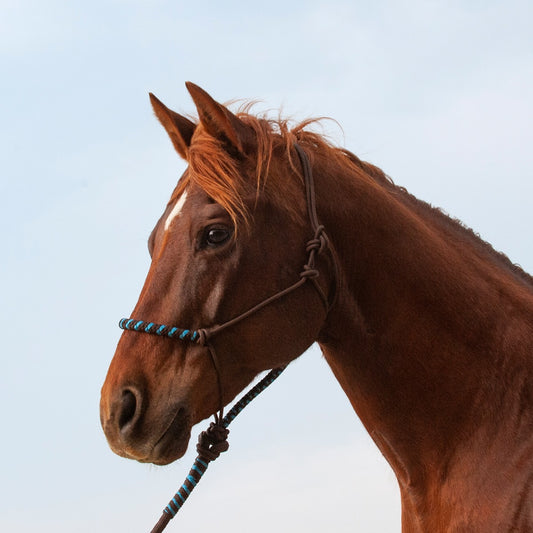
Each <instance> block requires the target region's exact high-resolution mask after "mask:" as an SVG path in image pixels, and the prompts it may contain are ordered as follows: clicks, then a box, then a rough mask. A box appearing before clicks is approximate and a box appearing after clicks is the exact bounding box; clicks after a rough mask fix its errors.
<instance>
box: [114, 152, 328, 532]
mask: <svg viewBox="0 0 533 533" xmlns="http://www.w3.org/2000/svg"><path fill="white" fill-rule="evenodd" d="M294 148H295V149H296V152H297V154H298V157H299V159H300V163H301V165H302V169H303V175H304V180H305V190H306V201H307V212H308V215H309V220H310V222H311V227H312V229H313V231H314V235H313V238H312V239H311V240H309V241H308V242H307V245H306V251H307V254H308V255H307V263H306V264H305V265H304V266H303V269H302V272H301V273H300V279H299V280H298V281H297V282H295V283H294V284H293V285H291V286H289V287H287V288H286V289H283V290H281V291H279V292H277V293H276V294H274V295H273V296H270V297H269V298H267V299H265V300H263V301H262V302H260V303H258V304H257V305H255V306H254V307H252V308H250V309H248V310H247V311H245V312H243V313H241V314H240V315H238V316H236V317H234V318H232V319H230V320H228V321H227V322H224V323H223V324H220V325H218V326H213V327H210V328H205V329H199V330H190V329H183V328H178V327H175V326H167V325H164V324H156V323H154V322H149V321H144V320H135V319H133V318H123V319H122V320H120V322H119V327H120V328H122V329H124V330H129V331H137V332H139V333H150V334H152V335H159V336H160V337H170V338H171V339H179V340H182V341H188V342H193V343H196V344H200V345H201V346H205V347H206V348H207V349H208V352H209V355H210V357H211V360H212V362H213V367H214V369H215V372H216V375H217V383H218V397H219V410H218V413H215V415H214V417H215V421H214V422H212V423H211V425H210V426H209V428H207V430H206V431H203V432H202V433H200V436H199V437H198V444H197V445H196V450H197V452H198V457H196V459H195V461H194V464H193V465H192V468H191V470H190V472H189V474H188V475H187V477H186V478H185V481H184V482H183V484H182V485H181V487H180V488H179V489H178V491H177V492H176V494H175V495H174V496H173V498H172V499H171V500H170V502H169V503H168V505H167V506H166V507H165V509H164V510H163V514H162V515H161V518H160V519H159V521H158V522H157V524H156V525H155V526H154V528H153V529H152V531H151V533H161V532H162V531H163V530H164V529H165V527H166V526H167V524H168V523H169V522H170V520H171V519H172V518H174V516H176V514H177V512H178V511H179V510H180V509H181V507H182V506H183V504H184V503H185V500H187V498H188V497H189V495H190V494H191V492H192V491H193V489H194V487H196V485H197V484H198V482H199V481H200V479H201V477H202V476H203V475H204V473H205V471H206V469H207V467H208V465H209V463H210V462H211V461H214V460H215V459H216V458H217V457H218V456H219V455H220V454H221V453H222V452H225V451H226V450H227V449H228V447H229V444H228V441H227V438H228V433H229V430H228V426H229V425H230V424H231V422H233V420H234V419H235V417H236V416H237V415H238V414H239V413H240V412H241V411H242V410H243V409H244V408H245V407H246V406H247V405H248V404H249V403H250V402H251V401H252V400H253V399H254V398H256V397H257V396H258V395H259V394H260V393H261V392H263V391H264V390H265V389H266V388H267V387H268V386H269V385H271V384H272V383H273V382H274V381H275V380H276V379H277V378H278V376H279V375H280V374H281V373H282V372H283V371H284V370H285V368H286V366H282V367H279V368H275V369H274V370H271V371H270V372H269V373H268V374H267V375H266V376H265V377H264V378H263V379H262V380H261V381H260V382H259V383H258V384H257V385H255V386H254V387H253V388H252V389H250V390H249V391H248V392H247V393H246V394H245V395H244V396H243V398H241V400H239V401H238V402H237V403H236V404H235V405H234V406H233V407H232V408H231V409H230V411H229V412H228V414H227V415H226V416H224V409H223V407H224V405H223V400H222V398H223V395H222V383H221V380H220V371H219V364H218V359H217V356H216V352H215V349H214V347H213V344H212V343H211V338H212V337H213V336H214V335H215V334H217V333H218V332H220V331H222V330H224V329H226V328H228V327H230V326H233V325H234V324H236V323H238V322H240V321H241V320H244V319H245V318H248V317H249V316H250V315H252V314H254V313H255V312H256V311H259V309H262V308H263V307H265V306H267V305H269V304H271V303H272V302H274V301H276V300H278V299H280V298H282V297H284V296H285V295H287V294H289V293H291V292H293V291H294V290H296V289H297V288H299V287H301V286H302V285H304V284H305V283H306V282H307V281H308V280H311V282H312V284H313V286H314V287H315V288H316V290H317V292H318V294H319V296H320V298H321V300H322V303H323V304H324V306H325V308H326V311H329V308H330V304H329V302H328V298H327V296H326V294H325V293H324V291H323V290H322V288H321V287H320V285H319V283H318V281H317V278H318V277H319V275H320V273H319V271H318V270H317V269H316V266H315V259H316V255H317V254H319V253H321V252H322V251H323V250H324V248H325V247H326V246H329V239H328V237H327V235H326V233H325V232H324V226H322V225H320V224H319V222H318V217H317V213H316V200H315V188H314V181H313V173H312V170H311V164H310V163H309V159H308V157H307V154H306V153H305V151H304V150H303V149H302V148H301V147H300V146H299V145H298V144H296V143H295V144H294Z"/></svg>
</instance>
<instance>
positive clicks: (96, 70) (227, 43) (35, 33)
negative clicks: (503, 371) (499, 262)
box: [0, 0, 533, 533]
mask: <svg viewBox="0 0 533 533" xmlns="http://www.w3.org/2000/svg"><path fill="white" fill-rule="evenodd" d="M532 21H533V8H532V4H531V2H529V1H518V0H510V1H507V2H495V1H483V2H481V1H464V2H458V1H451V2H450V1H437V0H435V1H421V0H414V1H413V0H410V1H408V2H407V1H398V2H393V1H380V0H378V1H375V2H360V1H351V2H348V1H340V0H332V1H330V2H327V3H326V2H324V1H307V2H304V1H294V2H290V1H289V2H287V1H285V2H281V1H271V2H268V3H256V4H253V3H250V2H237V1H227V2H205V1H203V2H202V1H200V2H190V3H185V2H181V1H172V2H171V1H164V0H159V1H142V0H115V1H108V2H104V1H101V0H100V1H93V2H80V1H60V0H50V1H47V2H40V1H37V0H33V1H31V0H17V1H15V0H0V72H1V73H2V74H1V84H0V94H1V102H2V104H1V117H2V120H1V128H0V146H1V148H0V165H1V169H2V171H1V175H0V193H1V194H0V199H1V203H2V205H1V210H0V216H1V217H2V228H3V232H2V241H3V242H2V250H3V253H2V261H1V262H0V273H1V276H0V280H1V281H0V283H1V300H0V301H1V302H2V306H1V311H0V320H1V322H0V323H1V324H2V328H3V342H2V351H1V363H2V365H1V368H2V372H1V373H0V403H1V405H2V433H1V435H2V438H1V444H0V446H1V447H0V451H1V456H2V463H1V466H0V477H1V479H2V481H3V482H2V483H1V485H0V502H1V503H0V530H1V531H17V532H21V533H26V532H34V531H40V532H43V533H48V532H52V531H53V532H55V533H57V532H72V531H76V532H84V533H85V532H94V531H104V532H106V531H114V532H133V531H140V532H142V531H149V530H150V528H151V527H152V525H153V523H154V521H155V520H156V519H157V518H158V516H159V514H160V512H161V510H162V508H163V507H164V505H165V504H166V503H167V501H168V499H169V498H170V496H171V495H172V493H173V492H174V491H175V490H176V489H177V487H178V486H179V485H180V484H181V481H182V478H183V476H184V475H185V473H186V472H187V471H188V469H189V466H190V462H191V460H192V458H193V457H194V453H193V452H189V453H188V455H187V456H186V458H185V459H184V460H182V461H180V462H178V463H176V464H174V465H171V466H170V467H166V468H156V467H150V466H146V465H141V464H137V463H135V462H131V461H127V460H124V459H121V458H119V457H117V456H115V455H113V454H112V452H111V451H110V450H109V448H108V447H107V444H106V442H105V438H104V436H103V433H102V432H101V429H100V425H99V419H98V402H99V389H100V386H101V384H102V382H103V379H104V376H105V373H106V370H107V366H108V364H109V362H110V359H111V357H112V355H113V352H114V348H115V345H116V342H117V340H118V337H119V335H120V330H119V329H118V327H117V322H118V320H119V318H121V317H122V316H127V315H128V314H129V312H130V310H131V309H132V307H133V305H134V303H135V301H136V299H137V296H138V293H139V290H140V288H141V286H142V283H143V280H144V276H145V274H146V271H147V268H148V264H149V258H148V253H147V249H146V238H147V236H148V235H149V233H150V231H151V229H152V226H153V224H154V223H155V221H156V220H157V218H158V217H159V215H160V213H161V211H162V209H163V207H164V205H165V204H166V201H167V199H168V197H169V195H170V192H171V190H172V188H173V186H174V185H175V182H176V180H177V178H178V176H179V175H180V174H181V172H182V171H183V169H184V165H183V163H182V162H181V161H180V160H179V158H178V157H177V156H176V155H175V153H174V152H173V150H172V147H171V144H170V143H169V141H168V139H167V138H166V136H165V133H164V132H163V130H162V129H161V128H160V126H159V125H158V124H157V122H156V120H155V119H154V117H153V115H152V112H151V109H150V106H149V102H148V96H147V93H148V91H152V92H154V93H155V94H156V95H157V96H158V97H159V98H161V99H162V100H163V101H164V102H165V103H166V104H167V105H169V106H170V107H173V108H174V109H176V110H177V111H181V112H186V113H187V112H192V111H193V105H192V103H191V101H190V98H189V96H188V94H187V92H186V91H185V88H184V81H186V80H191V81H193V82H195V83H197V84H199V85H201V86H202V87H204V88H205V89H206V90H208V91H209V92H210V93H211V94H212V95H213V96H214V97H215V98H216V99H218V100H220V101H225V100H230V99H235V98H245V99H246V98H250V99H259V100H261V101H262V102H264V103H263V104H260V105H259V109H263V110H265V109H274V110H277V109H278V108H279V107H281V106H282V107H283V109H284V112H285V114H287V115H291V116H294V117H296V118H298V119H301V118H306V117H308V116H324V115H326V116H330V117H332V118H334V119H336V120H337V121H338V122H339V124H340V125H341V126H342V131H341V130H340V129H339V128H338V127H336V126H335V125H330V126H328V128H330V133H331V134H332V135H333V137H334V138H335V139H337V141H338V143H339V144H343V145H344V146H346V147H347V148H348V149H350V150H352V151H353V152H355V153H356V154H358V155H359V156H361V157H362V158H364V159H367V160H369V161H371V162H373V163H375V164H376V165H378V166H380V167H381V168H383V170H385V172H387V173H388V174H389V175H390V176H392V177H393V179H394V180H395V181H396V182H397V183H398V184H400V185H403V186H405V187H407V188H408V189H409V190H410V191H411V192H412V193H413V194H415V195H416V196H418V197H420V198H422V199H424V200H427V201H430V202H432V203H434V204H436V205H439V206H441V207H443V208H444V209H445V210H446V211H448V212H449V213H451V214H452V215H453V216H456V217H459V218H460V219H462V220H463V221H464V222H465V223H467V224H468V225H469V226H471V227H473V228H474V229H475V230H476V231H478V232H479V233H480V234H481V236H482V237H483V238H485V239H486V240H488V241H489V242H491V243H492V244H493V245H494V246H495V248H497V249H499V250H501V251H504V252H505V253H507V254H508V255H509V256H510V257H511V259H512V260H513V261H515V262H519V263H520V264H522V266H523V267H524V268H525V269H526V270H528V271H529V272H533V248H532V246H531V229H530V228H531V227H533V209H532V207H533V206H532V195H533V156H532V148H531V147H532V146H533V132H532V126H531V124H532V123H533V97H532V94H533V90H532V89H533V36H532V33H531V24H532ZM259 421H266V422H264V423H263V422H262V423H261V424H260V422H259ZM200 429H202V428H201V427H199V428H197V430H198V431H199V430H200ZM195 433H196V431H195ZM194 439H195V437H194ZM230 442H231V449H230V450H231V451H230V452H228V453H227V454H226V455H225V456H223V457H222V458H221V459H219V461H217V462H216V463H215V464H213V465H212V467H210V472H209V474H208V475H207V476H206V478H205V479H204V480H203V481H202V484H201V485H200V487H199V488H198V489H197V491H196V493H195V494H194V495H193V497H191V499H190V500H189V502H188V503H187V506H186V507H185V508H184V509H183V511H182V512H181V513H180V516H179V517H178V518H177V519H176V520H174V521H173V522H172V523H171V525H170V526H169V528H168V531H169V532H172V531H188V532H196V531H206V530H208V528H210V527H213V526H214V525H215V524H216V527H217V530H218V531H220V532H232V533H234V532H235V531H247V530H250V529H251V527H252V525H253V527H254V530H255V531H256V532H259V533H266V532H270V531H272V530H276V531H279V532H289V531H306V532H311V533H314V532H318V531H321V532H322V531H338V532H348V531H361V532H380V533H381V532H388V531H391V532H394V531H399V518H400V511H399V499H398V494H397V489H396V482H395V479H394V476H393V474H392V473H391V471H390V469H389V468H388V466H387V465H386V463H385V461H384V460H383V459H382V458H380V456H379V453H378V452H377V451H376V449H375V448H374V446H373V445H372V443H371V442H370V440H369V438H368V437H367V436H366V434H365V432H364V430H363V429H362V427H361V425H360V423H359V422H358V420H357V418H356V416H355V414H354V413H353V411H352V409H351V407H350V405H349V404H348V401H347V399H346V398H345V397H344V395H343V393H342V391H341V390H340V387H339V386H338V385H337V383H336V382H335V381H334V379H333V378H332V375H331V372H330V370H329V369H328V368H327V366H326V364H325V363H324V362H323V360H322V359H321V358H320V356H319V354H318V351H317V350H316V349H311V350H310V351H309V352H308V353H306V354H305V356H303V357H302V358H301V359H300V360H299V361H298V362H297V363H295V364H294V365H292V366H291V367H290V368H289V369H288V371H287V372H286V373H285V374H284V375H283V377H282V378H280V380H279V382H277V383H276V384H275V385H273V386H272V388H271V389H270V390H268V391H267V392H265V394H264V396H263V397H261V398H260V399H258V400H257V403H256V404H255V405H253V406H251V407H250V408H249V410H248V411H247V412H245V413H243V415H241V417H239V419H237V420H236V421H235V423H234V425H233V426H232V433H231V440H230ZM296 454H301V455H302V456H303V458H302V459H301V460H300V461H298V462H296V461H293V456H294V455H296ZM340 464H345V467H344V468H340V467H339V465H340ZM239 482H242V485H239ZM327 491H329V492H327ZM235 502H237V503H235ZM319 502H320V503H319Z"/></svg>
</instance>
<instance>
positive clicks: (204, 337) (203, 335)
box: [196, 329, 209, 346]
mask: <svg viewBox="0 0 533 533" xmlns="http://www.w3.org/2000/svg"><path fill="white" fill-rule="evenodd" d="M197 333H198V340H197V341H196V342H197V343H198V344H199V345H200V346H205V345H206V344H207V341H208V340H209V332H208V331H207V330H206V329H199V330H198V331H197Z"/></svg>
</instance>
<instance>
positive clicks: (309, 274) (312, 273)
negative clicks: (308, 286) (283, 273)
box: [300, 265, 320, 279]
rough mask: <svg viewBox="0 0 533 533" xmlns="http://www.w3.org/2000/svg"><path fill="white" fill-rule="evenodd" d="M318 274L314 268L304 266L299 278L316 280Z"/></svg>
mask: <svg viewBox="0 0 533 533" xmlns="http://www.w3.org/2000/svg"><path fill="white" fill-rule="evenodd" d="M318 276H320V272H319V271H318V270H317V269H316V268H311V267H310V266H309V265H304V269H303V270H302V271H301V272H300V277H301V278H309V279H311V278H318Z"/></svg>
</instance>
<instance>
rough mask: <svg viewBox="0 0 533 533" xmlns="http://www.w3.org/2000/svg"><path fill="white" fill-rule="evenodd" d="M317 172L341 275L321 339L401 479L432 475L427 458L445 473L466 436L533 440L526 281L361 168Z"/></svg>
mask: <svg viewBox="0 0 533 533" xmlns="http://www.w3.org/2000/svg"><path fill="white" fill-rule="evenodd" d="M315 176H316V181H317V185H316V187H317V198H318V200H319V204H318V209H319V216H320V218H321V221H322V223H323V224H324V225H325V227H326V231H327V232H328V235H329V237H330V239H331V241H332V246H333V248H334V251H335V254H336V256H337V260H338V264H339V270H340V274H339V275H340V280H341V290H340V291H339V298H338V301H337V304H336V306H335V308H334V309H333V310H332V311H331V313H330V316H329V319H328V321H327V324H326V326H325V327H324V329H323V331H322V332H321V335H320V338H319V343H320V345H321V348H322V350H323V352H324V354H325V357H326V359H327V361H328V363H329V365H330V366H331V368H332V370H333V372H334V374H335V376H336V377H337V379H338V381H339V382H340V384H341V386H342V387H343V389H344V391H345V392H346V394H347V396H348V397H349V399H350V401H351V403H352V405H353V406H354V409H355V410H356V411H357V413H358V415H359V417H360V418H361V420H362V422H363V423H364V424H365V426H366V427H367V429H368V431H369V433H370V434H371V436H372V437H373V438H374V440H375V441H376V443H377V444H378V446H379V447H380V449H381V451H382V452H383V453H384V455H385V456H386V457H387V459H388V460H389V462H390V463H391V465H392V466H393V468H394V469H395V471H396V473H397V475H398V478H399V479H400V482H401V484H402V480H403V483H406V484H409V485H413V484H416V482H421V480H422V479H425V480H427V479H428V477H431V472H430V470H431V469H430V466H429V465H432V466H433V467H434V474H435V475H436V476H442V471H443V469H444V470H446V468H448V467H449V465H450V464H451V463H453V461H454V456H455V455H456V453H458V451H459V449H461V448H462V447H463V448H464V446H466V445H467V444H466V443H468V446H474V445H475V444H473V443H476V442H477V443H478V444H479V445H482V441H483V440H487V441H488V440H490V442H491V443H492V444H491V446H493V445H494V439H496V435H497V434H500V433H501V434H503V433H505V432H513V435H514V438H516V439H518V440H519V439H520V438H521V436H524V438H526V437H525V434H526V433H527V438H530V432H529V430H528V431H527V432H526V429H527V428H529V429H530V428H531V423H532V422H533V420H532V415H531V413H532V411H533V409H532V407H533V406H532V405H531V403H532V396H533V391H532V390H531V388H530V387H531V385H529V384H530V383H531V381H532V378H533V368H532V362H531V357H530V355H529V354H530V353H531V350H532V349H533V346H532V339H533V318H532V317H533V293H532V291H531V288H530V287H528V286H527V283H526V282H524V281H522V280H519V279H517V277H516V276H515V275H514V274H513V273H512V271H510V269H506V268H505V266H504V265H502V264H501V261H500V260H499V259H498V258H497V257H491V256H490V254H489V253H488V252H487V251H486V250H484V249H483V247H482V246H480V244H481V241H477V240H476V239H477V238H475V237H474V236H473V234H472V235H471V236H468V237H467V236H465V233H464V231H463V230H461V228H460V227H459V225H458V224H455V223H453V222H452V221H450V220H449V219H447V222H446V221H443V217H442V215H439V216H437V215H436V213H434V212H433V211H432V209H431V208H430V207H429V206H426V207H424V206H423V205H422V204H421V203H420V204H416V203H415V202H413V199H412V197H409V196H408V195H406V194H405V193H404V192H402V191H400V190H399V189H397V188H395V187H394V186H392V185H386V184H385V182H383V183H380V182H379V180H378V181H376V180H375V179H373V178H371V177H370V176H368V175H366V174H365V173H364V172H359V171H358V170H357V168H355V166H354V168H349V167H348V166H346V167H344V166H343V167H338V168H334V167H333V166H332V165H330V164H329V163H328V162H327V161H326V160H322V161H321V160H320V159H317V162H316V164H315ZM454 227H456V229H454ZM510 317H512V321H511V322H510V320H509V318H510ZM528 387H529V388H528ZM524 413H525V414H524ZM524 416H526V417H527V416H528V417H529V418H528V419H527V423H526V421H525V419H524ZM504 437H505V435H503V437H502V438H504ZM495 453H496V452H495Z"/></svg>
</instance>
